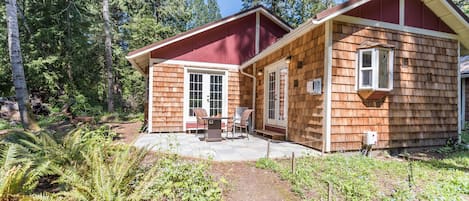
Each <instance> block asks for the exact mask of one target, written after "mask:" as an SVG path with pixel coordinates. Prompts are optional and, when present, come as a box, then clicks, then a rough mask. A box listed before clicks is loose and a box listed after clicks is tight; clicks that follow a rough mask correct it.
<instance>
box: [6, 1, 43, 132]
mask: <svg viewBox="0 0 469 201" xmlns="http://www.w3.org/2000/svg"><path fill="white" fill-rule="evenodd" d="M5 3H6V14H7V28H8V50H9V52H10V62H11V67H12V74H13V84H14V85H15V92H16V101H17V102H18V108H19V111H20V116H21V123H22V124H23V128H24V129H25V130H33V131H36V130H39V126H38V125H37V124H36V122H35V121H34V119H33V118H32V117H31V116H32V115H30V114H31V103H30V102H29V95H28V87H27V86H26V78H25V76H24V69H23V58H22V56H21V48H20V39H19V31H18V16H17V7H16V0H6V1H5Z"/></svg>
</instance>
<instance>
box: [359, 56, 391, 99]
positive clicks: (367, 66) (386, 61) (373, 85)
mask: <svg viewBox="0 0 469 201" xmlns="http://www.w3.org/2000/svg"><path fill="white" fill-rule="evenodd" d="M393 58H394V51H393V50H392V49H390V48H378V47H377V48H368V49H359V50H358V72H357V75H358V79H357V80H358V87H357V88H358V90H359V91H360V90H367V91H391V90H392V88H393V65H394V64H393Z"/></svg>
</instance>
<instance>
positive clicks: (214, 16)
mask: <svg viewBox="0 0 469 201" xmlns="http://www.w3.org/2000/svg"><path fill="white" fill-rule="evenodd" d="M207 8H208V19H209V20H210V21H212V22H213V21H215V20H218V19H221V12H220V7H219V6H218V2H217V1H216V0H207Z"/></svg>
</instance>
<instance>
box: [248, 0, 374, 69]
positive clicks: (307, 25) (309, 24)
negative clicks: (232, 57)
mask: <svg viewBox="0 0 469 201" xmlns="http://www.w3.org/2000/svg"><path fill="white" fill-rule="evenodd" d="M369 1H370V0H362V1H356V2H354V3H352V4H350V5H348V6H347V7H345V8H343V9H341V10H338V11H337V12H334V13H332V14H329V15H327V16H323V17H322V18H319V19H318V18H312V19H309V20H307V21H306V22H304V23H303V24H301V25H300V26H298V28H296V29H294V30H293V31H292V32H290V33H288V34H286V35H285V36H283V37H282V38H281V39H280V40H278V41H277V42H275V43H274V44H272V45H271V46H269V47H268V48H266V49H264V50H263V51H262V52H260V53H259V54H257V55H256V56H254V57H253V58H251V59H249V60H248V61H246V62H244V63H243V64H241V65H240V69H244V68H246V67H248V66H250V65H252V64H254V63H255V62H257V61H258V60H260V59H262V58H264V57H265V56H267V55H269V54H270V53H272V52H274V51H275V50H277V48H280V47H283V46H284V45H286V44H288V43H290V42H291V41H293V40H295V39H296V38H298V37H300V36H301V35H303V34H304V33H305V32H307V31H309V30H311V29H313V28H315V27H317V26H319V25H321V24H322V23H324V22H326V21H328V20H331V19H333V18H335V17H337V16H339V15H342V14H343V13H346V12H348V11H350V10H352V9H354V8H356V7H358V6H361V5H363V4H365V3H367V2H369ZM346 3H347V2H345V3H343V4H346ZM341 5H342V4H341ZM339 6H340V5H339Z"/></svg>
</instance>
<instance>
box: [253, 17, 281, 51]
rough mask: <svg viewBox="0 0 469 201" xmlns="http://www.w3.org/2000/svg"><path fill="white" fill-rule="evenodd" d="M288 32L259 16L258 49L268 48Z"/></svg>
mask: <svg viewBox="0 0 469 201" xmlns="http://www.w3.org/2000/svg"><path fill="white" fill-rule="evenodd" d="M287 33H288V32H287V31H285V29H283V28H281V27H279V26H278V25H277V24H275V23H274V22H272V21H271V20H270V19H269V18H267V17H265V16H264V15H261V17H260V29H259V49H260V51H262V50H263V49H265V48H267V47H269V46H270V45H272V44H273V43H275V42H276V41H277V40H278V39H279V38H281V37H282V36H283V35H285V34H287Z"/></svg>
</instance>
